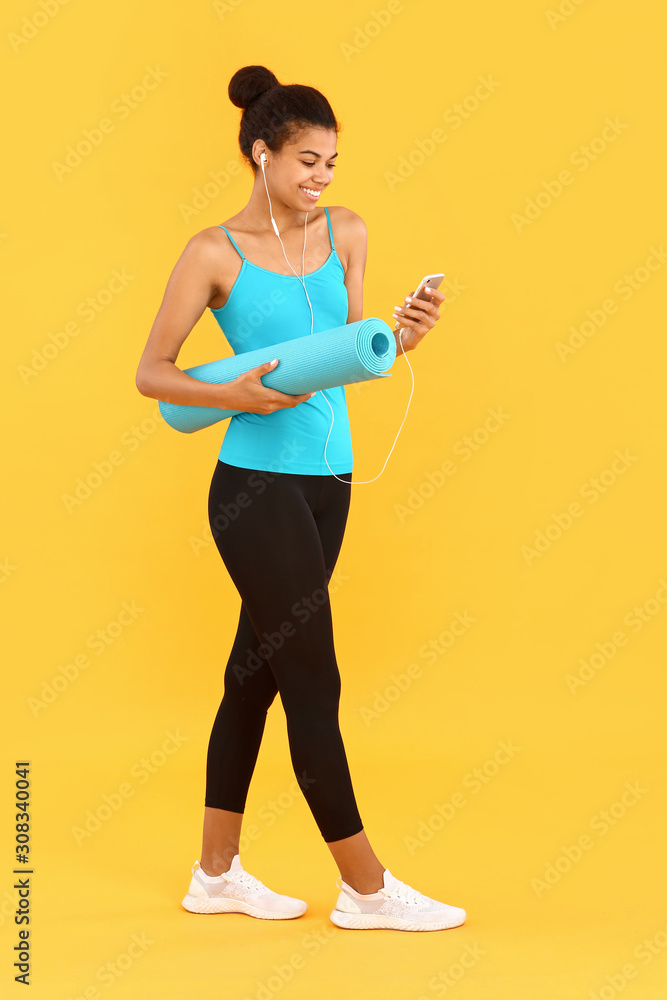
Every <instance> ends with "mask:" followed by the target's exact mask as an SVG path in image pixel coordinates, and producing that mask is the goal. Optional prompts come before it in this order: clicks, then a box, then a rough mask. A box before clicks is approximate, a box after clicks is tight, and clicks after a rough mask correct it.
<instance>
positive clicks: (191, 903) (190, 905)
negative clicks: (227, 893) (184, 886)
mask: <svg viewBox="0 0 667 1000" xmlns="http://www.w3.org/2000/svg"><path fill="white" fill-rule="evenodd" d="M182 905H183V906H184V907H185V909H186V910H189V911H190V913H246V914H247V915H248V916H249V917H260V918H263V919H264V920H291V919H293V918H294V917H300V916H302V915H303V913H305V912H306V910H303V911H302V912H301V913H287V912H286V911H285V910H262V909H260V908H259V907H258V906H253V905H252V903H244V902H243V900H240V899H226V898H225V897H224V896H208V897H206V896H191V895H190V894H189V893H188V894H187V896H184V898H183V902H182ZM306 909H307V907H306Z"/></svg>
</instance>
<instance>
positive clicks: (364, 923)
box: [330, 868, 466, 931]
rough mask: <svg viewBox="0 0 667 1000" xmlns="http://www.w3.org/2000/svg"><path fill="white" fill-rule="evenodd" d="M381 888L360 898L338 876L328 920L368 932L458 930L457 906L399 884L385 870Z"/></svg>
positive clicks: (459, 912) (460, 919)
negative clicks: (336, 893)
mask: <svg viewBox="0 0 667 1000" xmlns="http://www.w3.org/2000/svg"><path fill="white" fill-rule="evenodd" d="M383 881H384V888H382V889H379V890H378V891H377V892H371V893H368V894H367V895H362V894H361V893H360V892H357V891H356V890H355V889H353V888H352V886H349V885H348V884H347V882H343V879H342V878H341V877H340V875H339V876H338V878H337V879H336V885H338V886H339V888H340V889H341V893H340V896H339V897H338V902H337V903H336V908H335V910H333V911H332V913H331V917H330V919H331V920H332V922H333V923H334V924H336V926H337V927H348V928H350V929H351V930H368V929H370V928H373V927H386V928H389V930H394V931H442V930H445V929H446V928H447V927H458V926H459V924H462V923H463V922H464V921H465V919H466V911H465V910H463V909H462V908H461V907H460V906H448V905H447V903H439V902H438V900H437V899H431V897H430V896H425V895H424V894H423V893H421V892H418V891H417V890H416V889H413V888H411V887H410V886H409V885H406V884H405V882H400V881H399V880H398V879H397V878H394V876H393V875H392V874H391V872H390V871H389V869H388V868H385V870H384V875H383Z"/></svg>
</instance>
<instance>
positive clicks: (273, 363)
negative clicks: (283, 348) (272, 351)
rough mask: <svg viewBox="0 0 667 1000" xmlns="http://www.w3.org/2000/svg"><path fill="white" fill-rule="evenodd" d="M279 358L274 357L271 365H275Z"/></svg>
mask: <svg viewBox="0 0 667 1000" xmlns="http://www.w3.org/2000/svg"><path fill="white" fill-rule="evenodd" d="M277 360H278V358H274V359H273V361H270V362H269V364H271V365H275V363H276V361H277Z"/></svg>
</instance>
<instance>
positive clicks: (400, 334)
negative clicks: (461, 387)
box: [260, 153, 415, 486]
mask: <svg viewBox="0 0 667 1000" xmlns="http://www.w3.org/2000/svg"><path fill="white" fill-rule="evenodd" d="M264 160H265V154H264V153H262V154H261V156H260V163H261V165H262V175H263V177H264V187H265V188H266V196H267V198H268V199H269V215H270V216H271V222H272V224H273V229H274V231H275V234H276V236H277V237H278V239H279V240H280V245H281V247H282V248H283V255H284V257H285V260H286V261H287V263H288V264H289V266H290V267H291V268H292V270H293V271H294V268H293V267H292V265H291V263H290V261H289V258H288V256H287V254H286V253H285V247H284V245H283V241H282V239H280V233H279V232H278V226H277V224H276V220H275V219H274V218H273V208H272V206H271V196H270V194H269V187H268V184H267V183H266V170H265V169H264ZM308 215H309V213H308V212H306V220H305V223H304V231H303V251H302V254H301V276H299V275H298V274H297V273H296V271H294V274H295V275H296V277H297V278H298V279H299V281H300V282H301V285H302V286H303V290H304V292H305V293H306V298H307V299H308V307H309V309H310V332H311V334H312V332H313V322H314V320H313V307H312V305H311V301H310V297H309V295H308V289H307V288H306V281H305V277H306V275H305V257H306V232H307V226H308ZM403 330H404V327H401V329H400V330H399V331H398V341H399V343H400V345H401V352H402V354H403V357H404V358H405V360H406V363H407V366H408V368H409V369H410V375H411V376H412V388H411V389H410V398H409V399H408V405H407V406H406V408H405V415H404V416H403V420H402V421H401V426H400V427H399V428H398V431H397V432H396V437H395V438H394V443H393V444H392V446H391V449H390V451H389V454H388V455H387V457H386V458H385V460H384V465H383V466H382V468H381V469H380V471H379V472H378V474H377V476H375V477H374V478H373V479H357V480H355V481H353V480H350V479H341V478H340V476H337V475H336V473H335V472H334V471H333V469H332V468H331V466H330V465H329V461H328V459H327V445H328V443H329V438H330V437H331V432H332V430H333V425H334V422H335V420H336V417H335V415H334V411H333V407H332V405H331V403H330V401H329V399H327V397H326V395H325V393H324V390H323V389H319V390H318V391H319V392H321V393H322V395H323V396H324V398H325V399H326V401H327V405H328V407H329V409H330V410H331V427H330V428H329V433H328V434H327V439H326V441H325V442H324V461H325V462H326V463H327V468H328V469H329V472H330V473H331V475H332V476H334V477H335V478H336V479H338V480H339V482H341V483H350V484H351V485H352V486H363V485H365V484H366V483H374V482H375V480H376V479H379V477H380V476H381V475H382V473H383V472H384V470H385V467H386V465H387V462H388V461H389V458H390V456H391V453H392V451H393V450H394V446H395V445H396V442H397V441H398V435H399V434H400V433H401V430H402V428H403V424H404V423H405V418H406V417H407V415H408V410H409V409H410V403H411V401H412V394H413V392H414V389H415V375H414V372H413V370H412V365H411V364H410V362H409V361H408V359H407V356H406V353H405V351H404V350H403Z"/></svg>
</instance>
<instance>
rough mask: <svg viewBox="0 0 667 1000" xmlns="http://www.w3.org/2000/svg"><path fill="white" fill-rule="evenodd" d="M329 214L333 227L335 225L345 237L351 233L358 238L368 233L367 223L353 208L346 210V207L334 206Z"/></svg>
mask: <svg viewBox="0 0 667 1000" xmlns="http://www.w3.org/2000/svg"><path fill="white" fill-rule="evenodd" d="M329 214H330V216H331V223H332V225H335V226H336V228H337V229H338V230H340V231H341V232H342V233H343V236H344V235H345V234H346V233H349V234H350V235H352V236H357V237H358V236H359V235H361V234H365V233H366V223H365V222H364V220H363V219H362V217H361V216H360V215H358V214H357V212H353V211H352V209H351V208H345V206H344V205H333V206H331V207H330V208H329Z"/></svg>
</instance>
